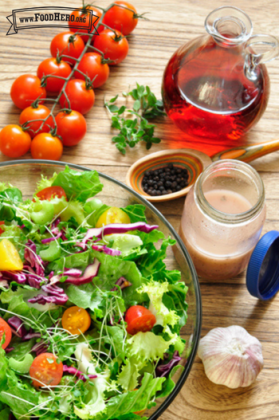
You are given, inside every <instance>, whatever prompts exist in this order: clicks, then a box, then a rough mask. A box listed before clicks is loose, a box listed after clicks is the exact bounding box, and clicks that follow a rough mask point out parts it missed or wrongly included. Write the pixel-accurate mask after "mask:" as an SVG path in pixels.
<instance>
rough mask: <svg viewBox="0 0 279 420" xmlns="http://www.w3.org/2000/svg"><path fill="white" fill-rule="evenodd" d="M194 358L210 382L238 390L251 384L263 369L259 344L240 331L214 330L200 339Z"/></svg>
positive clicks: (243, 331) (230, 329)
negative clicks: (200, 361)
mask: <svg viewBox="0 0 279 420" xmlns="http://www.w3.org/2000/svg"><path fill="white" fill-rule="evenodd" d="M198 356H199V357H200V358H201V359H202V362H203V364H204V370H205V374H206V376H207V377H208V379H210V380H211V381H212V382H214V383H215V384H218V385H226V386H227V387H229V388H239V387H246V386H249V385H251V384H252V383H253V382H254V381H255V380H256V378H257V376H258V374H259V373H260V371H261V370H262V368H263V355H262V345H261V343H260V342H259V340H258V339H257V338H256V337H253V336H252V335H250V334H249V333H248V332H247V331H246V330H245V329H244V328H242V327H239V326H237V325H232V326H231V327H228V328H214V329H213V330H211V331H209V333H208V334H207V335H206V336H205V337H203V338H202V339H201V340H200V343H199V348H198Z"/></svg>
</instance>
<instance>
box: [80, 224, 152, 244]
mask: <svg viewBox="0 0 279 420" xmlns="http://www.w3.org/2000/svg"><path fill="white" fill-rule="evenodd" d="M157 228H158V226H156V225H153V226H150V225H148V224H146V223H144V222H137V223H128V224H125V223H113V224H110V225H106V226H103V227H101V228H93V229H88V231H87V233H86V235H85V237H84V238H83V240H82V241H81V242H79V243H78V244H76V245H77V246H80V247H82V248H83V249H85V248H86V242H87V241H89V240H90V239H92V238H98V239H101V238H102V237H103V236H105V235H110V234H113V233H126V232H129V231H131V230H139V231H140V232H145V233H150V232H152V230H154V229H157Z"/></svg>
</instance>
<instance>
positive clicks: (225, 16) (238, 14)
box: [204, 6, 253, 47]
mask: <svg viewBox="0 0 279 420" xmlns="http://www.w3.org/2000/svg"><path fill="white" fill-rule="evenodd" d="M229 22H230V23H231V24H233V25H234V28H235V32H236V33H234V34H233V36H226V35H225V34H224V33H222V31H221V28H222V25H226V24H228V23H229ZM204 26H205V29H206V31H207V32H208V33H209V35H211V36H213V38H214V39H215V41H216V42H218V43H220V44H222V45H224V46H226V47H234V46H236V45H241V44H243V43H244V42H246V41H247V40H248V39H249V38H250V37H251V35H252V32H253V24H252V21H251V19H250V18H249V16H248V15H247V14H246V13H245V12H243V10H241V9H239V8H238V7H234V6H221V7H218V8H217V9H214V10H213V11H212V12H211V13H209V15H208V16H207V17H206V19H205V22H204Z"/></svg>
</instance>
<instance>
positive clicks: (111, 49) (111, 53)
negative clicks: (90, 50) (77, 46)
mask: <svg viewBox="0 0 279 420" xmlns="http://www.w3.org/2000/svg"><path fill="white" fill-rule="evenodd" d="M94 47H96V48H97V49H98V50H100V51H102V52H103V53H104V57H105V58H108V59H110V60H113V63H111V64H112V65H115V64H119V63H121V61H123V60H124V58H125V57H126V56H127V54H128V51H129V44H128V41H127V39H126V38H125V37H124V36H123V35H122V34H121V32H119V31H117V30H110V29H105V30H104V31H103V32H101V33H100V35H99V36H98V37H97V38H96V39H95V42H94Z"/></svg>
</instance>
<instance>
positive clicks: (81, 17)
mask: <svg viewBox="0 0 279 420" xmlns="http://www.w3.org/2000/svg"><path fill="white" fill-rule="evenodd" d="M90 10H91V11H93V17H92V19H93V23H94V25H92V27H91V31H90V33H92V32H93V31H94V30H95V28H94V27H96V25H97V24H98V21H99V19H100V17H101V16H102V14H103V13H102V11H101V10H100V9H97V8H96V7H93V6H88V5H87V6H84V7H82V8H80V9H76V10H74V11H73V12H72V13H71V15H70V21H69V28H70V30H71V31H72V32H84V35H81V37H82V39H83V41H84V42H87V41H88V39H89V35H90V34H89V33H88V30H87V29H82V28H80V27H79V28H78V27H77V25H79V26H81V27H82V26H85V27H86V28H88V25H89V21H90V13H91V12H90ZM96 18H98V19H96ZM104 29H105V28H104V27H103V25H100V26H99V28H98V33H100V32H102V31H103V30H104ZM96 37H98V35H94V36H93V38H92V39H94V38H96Z"/></svg>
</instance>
